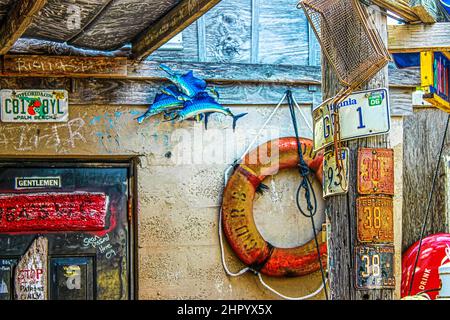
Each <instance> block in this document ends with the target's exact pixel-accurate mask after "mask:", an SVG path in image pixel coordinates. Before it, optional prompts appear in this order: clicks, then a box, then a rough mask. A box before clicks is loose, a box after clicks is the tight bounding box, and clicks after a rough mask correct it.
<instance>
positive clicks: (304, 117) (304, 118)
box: [292, 95, 314, 134]
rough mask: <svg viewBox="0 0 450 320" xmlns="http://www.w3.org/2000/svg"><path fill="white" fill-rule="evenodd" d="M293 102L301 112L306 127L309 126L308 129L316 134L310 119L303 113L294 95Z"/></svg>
mask: <svg viewBox="0 0 450 320" xmlns="http://www.w3.org/2000/svg"><path fill="white" fill-rule="evenodd" d="M292 100H294V103H295V106H296V107H297V109H298V111H299V112H300V114H301V116H302V118H303V120H305V123H306V125H307V126H308V129H309V130H310V131H311V133H313V134H314V130H313V128H312V126H311V125H310V124H309V122H308V118H307V117H306V115H305V114H304V113H303V110H302V108H300V106H299V105H298V103H297V100H295V98H294V95H292Z"/></svg>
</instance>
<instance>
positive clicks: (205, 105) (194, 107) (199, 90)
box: [137, 64, 247, 130]
mask: <svg viewBox="0 0 450 320" xmlns="http://www.w3.org/2000/svg"><path fill="white" fill-rule="evenodd" d="M160 68H161V69H162V70H164V71H165V72H166V73H167V74H168V79H169V80H170V81H171V82H172V83H173V84H174V85H170V86H167V87H164V88H162V89H161V93H159V94H157V95H156V97H155V101H154V102H153V104H152V105H151V106H150V107H149V108H148V110H147V111H146V112H145V113H144V114H143V115H141V116H140V117H138V118H137V121H138V123H142V122H144V120H145V119H147V118H149V117H152V116H154V115H157V114H160V113H164V118H165V119H166V121H172V120H174V121H176V122H180V121H184V120H187V119H195V120H197V121H201V120H202V119H205V129H208V117H209V115H211V114H212V113H221V114H224V115H227V116H230V117H232V118H233V130H234V129H235V128H236V122H237V120H239V119H240V118H242V117H243V116H245V115H246V114H247V113H242V114H238V115H236V116H235V115H234V114H233V113H232V112H231V111H230V109H228V108H224V107H223V106H221V105H220V104H219V103H217V102H216V100H215V99H219V92H218V91H217V90H216V89H215V88H214V87H213V88H208V85H207V83H206V81H205V80H203V79H200V78H196V77H195V76H194V73H193V72H192V71H189V72H188V73H186V74H184V75H181V74H178V73H176V72H174V71H173V70H172V69H170V68H169V67H168V66H166V65H164V64H161V65H160ZM211 96H213V97H214V98H213V97H211ZM174 110H175V111H174Z"/></svg>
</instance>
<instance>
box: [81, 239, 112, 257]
mask: <svg viewBox="0 0 450 320" xmlns="http://www.w3.org/2000/svg"><path fill="white" fill-rule="evenodd" d="M109 240H110V239H109V234H106V235H105V236H103V237H99V236H93V237H86V238H84V239H83V245H84V246H85V247H92V248H96V249H97V250H98V251H99V252H100V253H101V254H104V255H105V257H106V258H107V259H111V258H112V257H114V256H115V255H116V252H115V251H114V249H113V246H112V244H111V243H110V242H109Z"/></svg>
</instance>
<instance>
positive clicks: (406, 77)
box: [389, 66, 421, 88]
mask: <svg viewBox="0 0 450 320" xmlns="http://www.w3.org/2000/svg"><path fill="white" fill-rule="evenodd" d="M389 86H390V87H395V88H403V87H404V88H416V87H420V86H421V80H420V67H414V68H406V69H397V68H395V67H393V66H389Z"/></svg>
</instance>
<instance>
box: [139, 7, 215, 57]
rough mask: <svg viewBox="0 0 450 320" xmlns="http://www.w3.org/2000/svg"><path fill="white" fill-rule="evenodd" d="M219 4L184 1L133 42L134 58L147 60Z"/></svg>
mask: <svg viewBox="0 0 450 320" xmlns="http://www.w3.org/2000/svg"><path fill="white" fill-rule="evenodd" d="M219 2H220V0H182V1H181V2H180V3H179V4H178V5H176V6H175V7H174V8H173V9H172V10H170V11H169V13H167V14H166V15H165V16H164V17H163V18H162V19H160V20H159V21H158V22H156V23H155V24H154V25H152V26H151V27H150V28H148V29H147V30H146V31H145V32H143V33H142V34H141V35H140V36H138V37H137V38H136V39H135V40H134V41H133V43H132V44H133V47H132V51H133V56H134V58H135V59H137V60H142V59H145V58H146V57H147V56H148V55H150V54H151V53H152V52H154V51H155V50H157V49H158V48H159V47H161V46H162V45H163V44H164V43H166V42H167V41H168V40H169V39H170V38H172V37H173V36H175V35H176V34H177V33H179V32H181V31H183V30H184V29H185V28H186V27H187V26H189V25H190V24H191V23H193V22H194V21H195V20H197V19H198V18H199V17H201V16H202V15H203V14H205V13H206V12H207V11H208V10H210V9H211V8H212V7H214V6H215V5H216V4H217V3H219Z"/></svg>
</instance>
